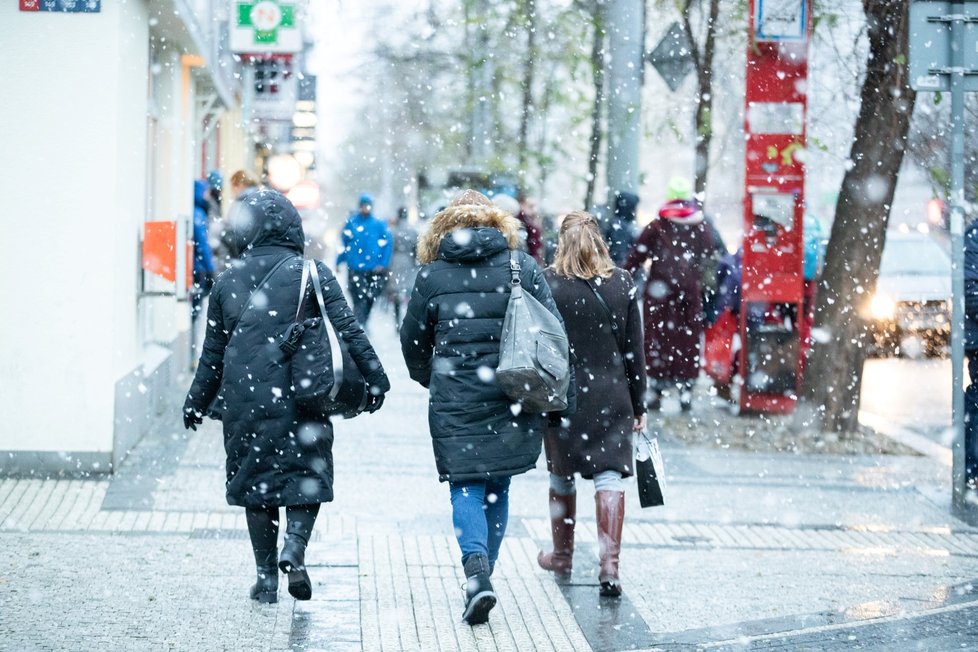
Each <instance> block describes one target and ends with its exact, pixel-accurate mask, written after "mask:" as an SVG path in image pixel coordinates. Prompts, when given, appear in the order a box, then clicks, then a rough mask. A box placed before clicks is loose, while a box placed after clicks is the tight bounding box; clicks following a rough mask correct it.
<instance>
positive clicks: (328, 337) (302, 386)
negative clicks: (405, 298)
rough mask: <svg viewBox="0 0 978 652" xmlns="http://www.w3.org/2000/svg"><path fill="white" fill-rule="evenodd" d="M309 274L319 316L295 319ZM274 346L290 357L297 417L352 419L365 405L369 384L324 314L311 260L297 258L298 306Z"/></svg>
mask: <svg viewBox="0 0 978 652" xmlns="http://www.w3.org/2000/svg"><path fill="white" fill-rule="evenodd" d="M310 279H311V280H312V286H313V287H312V293H313V295H315V297H316V303H317V304H318V305H319V314H320V317H313V318H310V319H301V317H302V314H303V312H304V309H305V302H306V297H307V296H308V288H309V280H310ZM300 320H301V321H300ZM330 331H332V334H331V333H330ZM279 348H280V349H281V350H282V351H283V352H284V353H285V354H286V355H287V356H289V357H290V359H291V371H292V387H293V396H294V399H295V404H296V411H297V414H298V417H299V420H300V421H319V422H324V421H326V420H327V419H329V417H331V416H339V417H342V418H344V419H352V418H353V417H355V416H357V415H358V414H360V413H361V412H363V411H364V409H365V408H366V407H367V400H368V398H369V388H368V387H367V383H366V381H365V380H364V378H363V374H361V373H360V370H359V369H358V368H357V366H356V363H355V362H354V361H353V358H352V357H351V356H350V352H349V349H348V348H347V346H346V343H345V342H344V341H343V338H342V337H340V336H339V334H338V333H337V332H336V330H335V329H334V328H333V324H332V322H330V320H329V316H328V314H327V313H326V303H325V300H324V299H323V288H322V284H321V282H320V280H319V271H318V270H317V269H316V263H315V261H312V260H305V261H304V262H303V266H302V282H301V286H300V288H299V307H298V310H297V311H296V317H295V321H294V323H293V324H292V325H291V326H290V327H289V330H288V331H286V333H285V335H284V336H283V338H282V343H281V344H280V345H279Z"/></svg>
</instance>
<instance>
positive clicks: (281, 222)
mask: <svg viewBox="0 0 978 652" xmlns="http://www.w3.org/2000/svg"><path fill="white" fill-rule="evenodd" d="M248 203H249V204H250V205H251V208H252V211H253V215H254V216H255V223H254V224H253V225H252V226H251V227H250V228H252V231H251V233H250V234H247V241H249V242H250V243H251V244H250V245H249V247H248V250H247V251H246V252H245V254H244V256H243V257H242V258H241V259H240V260H237V261H234V262H233V263H232V267H230V268H229V269H227V270H226V271H224V272H223V273H222V274H221V275H220V276H219V277H218V279H217V282H216V283H215V284H214V289H213V290H212V292H211V298H210V306H209V308H208V312H207V335H206V338H205V340H204V347H203V351H202V353H201V357H200V363H199V365H198V367H197V374H196V376H195V377H194V382H193V385H192V386H191V388H190V393H189V394H188V397H187V405H188V406H190V407H193V408H195V409H197V410H199V411H201V412H203V411H205V410H206V409H207V408H208V406H210V405H211V404H212V402H214V400H215V398H217V397H218V395H220V399H219V400H218V403H220V404H221V406H222V407H221V410H220V412H221V417H222V421H223V423H224V448H225V451H226V452H227V501H228V503H229V504H231V505H241V506H244V507H263V506H282V505H301V504H307V503H323V502H328V501H330V500H332V499H333V458H332V443H333V431H332V427H331V426H330V425H328V424H325V425H324V424H301V426H300V424H299V423H297V421H296V412H295V405H294V401H293V400H292V397H293V390H292V387H291V372H290V367H289V364H288V361H287V360H286V359H284V358H283V356H282V354H281V351H280V350H279V348H278V346H277V344H278V343H277V342H276V341H270V338H272V339H276V338H278V337H279V336H280V335H281V334H282V333H284V332H285V331H286V329H287V328H288V326H289V325H290V324H291V323H292V321H293V319H294V318H295V313H296V310H297V309H298V304H299V284H300V283H301V277H302V251H303V245H304V236H303V232H302V222H301V219H300V217H299V214H298V213H297V212H296V210H295V208H293V207H292V205H291V204H290V203H289V202H288V200H286V199H285V198H284V197H283V196H282V195H280V194H279V193H277V192H274V191H264V190H263V191H261V192H258V193H255V194H254V195H252V196H251V197H249V198H248ZM285 259H287V260H288V262H286V263H285V264H284V265H282V266H281V267H279V268H278V270H277V271H276V272H275V273H274V274H273V275H272V277H271V278H270V279H268V281H266V282H265V284H264V285H263V287H262V289H260V290H258V291H257V292H256V293H255V298H254V300H252V302H251V304H250V305H249V304H248V299H249V297H250V296H251V293H252V291H253V290H255V288H257V287H258V284H259V283H261V282H262V279H264V278H265V276H266V274H267V273H268V272H269V271H270V270H271V269H272V268H273V267H275V265H276V264H277V263H279V261H282V260H285ZM316 265H317V268H318V270H319V274H320V277H321V279H322V280H323V293H324V295H325V302H326V311H327V315H328V316H329V319H330V322H332V324H333V325H334V327H335V328H336V331H337V332H338V333H340V334H341V336H342V337H343V339H344V341H346V342H347V344H348V345H349V350H350V354H351V355H352V357H353V359H354V360H355V361H356V363H357V367H358V368H359V369H360V370H361V371H362V372H363V374H364V377H365V378H366V379H367V382H368V383H371V384H373V385H376V386H377V387H378V389H379V390H380V391H382V392H386V391H388V390H389V389H390V383H389V382H388V380H387V376H386V375H385V373H384V369H383V367H382V366H381V364H380V360H378V359H377V354H376V353H375V352H374V350H373V347H371V345H370V342H369V341H368V340H367V336H366V334H365V333H364V332H363V329H361V328H360V326H359V324H358V323H357V321H356V319H355V318H354V317H353V313H352V312H351V311H350V308H349V306H348V305H347V303H346V300H345V299H344V298H343V292H342V290H341V289H340V286H339V284H338V283H337V282H336V279H335V278H334V277H333V275H332V273H331V272H330V271H329V269H328V268H327V267H326V266H325V265H323V264H322V263H320V262H318V261H317V263H316ZM246 306H248V307H247V309H245V307H246ZM318 310H319V309H318V306H317V304H316V302H315V301H313V300H307V302H306V316H307V317H313V316H316V315H317V314H318ZM239 316H240V320H239Z"/></svg>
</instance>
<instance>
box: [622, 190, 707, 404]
mask: <svg viewBox="0 0 978 652" xmlns="http://www.w3.org/2000/svg"><path fill="white" fill-rule="evenodd" d="M713 249H714V243H713V236H712V235H711V233H710V229H709V227H708V225H707V223H706V221H705V220H704V217H703V211H702V210H701V209H700V207H699V204H698V203H697V202H696V201H695V200H692V199H674V200H671V201H668V202H666V203H665V204H664V205H663V206H662V208H660V209H659V217H658V219H655V220H652V222H650V223H649V225H648V226H646V227H645V229H644V230H643V231H642V233H641V234H640V235H639V237H638V239H637V240H636V241H635V243H634V244H633V245H632V248H631V250H630V251H629V254H628V258H627V259H626V261H625V265H624V268H625V269H626V270H628V271H629V272H631V273H632V274H635V273H636V272H637V271H638V269H639V268H643V267H645V265H646V262H647V261H651V263H650V264H649V269H648V272H647V282H646V285H645V292H644V296H643V304H644V316H645V320H644V321H645V367H646V371H647V373H648V375H649V400H648V407H649V409H650V410H657V409H659V408H660V407H661V396H662V392H663V390H666V389H670V388H676V389H678V391H679V400H680V405H681V406H682V409H683V410H684V411H685V410H689V409H690V407H691V406H692V400H693V385H694V384H695V382H696V378H697V376H699V370H700V338H701V337H702V335H703V303H702V287H701V286H702V280H701V278H702V270H701V267H702V265H703V262H704V261H705V260H706V259H707V258H708V257H709V256H710V255H711V254H712V252H713Z"/></svg>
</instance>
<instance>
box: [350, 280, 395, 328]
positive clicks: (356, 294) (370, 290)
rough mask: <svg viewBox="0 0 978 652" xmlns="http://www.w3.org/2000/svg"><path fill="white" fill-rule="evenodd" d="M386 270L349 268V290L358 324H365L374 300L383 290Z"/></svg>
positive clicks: (385, 281) (364, 325)
mask: <svg viewBox="0 0 978 652" xmlns="http://www.w3.org/2000/svg"><path fill="white" fill-rule="evenodd" d="M386 283H387V272H362V271H356V270H352V269H351V270H350V277H349V290H350V298H351V299H352V302H353V316H354V317H356V318H357V321H358V322H360V325H361V326H363V327H366V326H367V319H368V318H369V317H370V311H371V310H372V309H373V307H374V301H376V300H377V297H379V296H380V295H381V293H383V291H384V285H385V284H386Z"/></svg>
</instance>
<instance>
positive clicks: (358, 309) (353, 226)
mask: <svg viewBox="0 0 978 652" xmlns="http://www.w3.org/2000/svg"><path fill="white" fill-rule="evenodd" d="M373 208H374V200H373V197H371V196H370V195H368V194H366V193H364V194H362V195H360V202H359V207H358V209H357V212H356V213H354V214H353V215H351V216H350V218H349V219H348V220H347V221H346V225H345V226H344V227H343V236H342V238H343V246H342V248H341V249H340V253H339V255H338V256H337V257H336V267H337V268H339V266H340V265H342V264H344V263H345V264H346V266H347V272H348V277H347V287H348V289H349V291H350V298H351V299H352V303H353V314H354V315H356V318H357V321H359V322H360V324H361V325H362V326H363V327H366V325H367V319H368V318H369V317H370V311H371V309H372V308H373V306H374V301H376V300H377V297H379V296H380V295H381V293H382V292H383V290H384V284H385V283H386V282H387V272H388V270H389V268H390V263H391V253H392V250H393V243H392V236H391V231H390V229H389V228H387V223H386V222H384V221H383V220H381V219H379V218H377V217H375V216H374V213H373Z"/></svg>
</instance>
